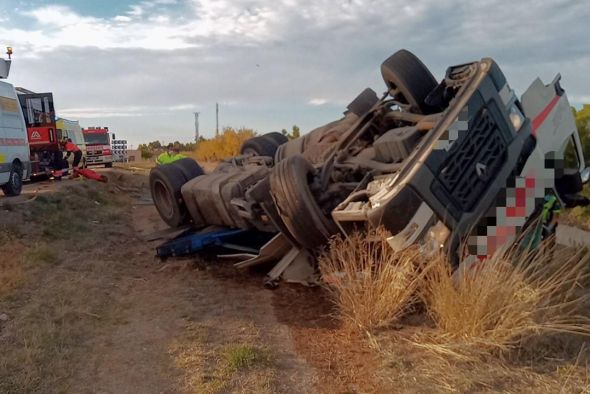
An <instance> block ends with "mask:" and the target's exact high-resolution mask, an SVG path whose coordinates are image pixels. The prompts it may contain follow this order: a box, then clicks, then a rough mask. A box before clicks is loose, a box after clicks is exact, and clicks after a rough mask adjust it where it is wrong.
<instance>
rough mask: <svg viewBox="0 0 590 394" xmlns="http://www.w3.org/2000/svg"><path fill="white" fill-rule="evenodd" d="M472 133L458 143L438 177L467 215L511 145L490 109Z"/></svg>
mask: <svg viewBox="0 0 590 394" xmlns="http://www.w3.org/2000/svg"><path fill="white" fill-rule="evenodd" d="M473 124H474V125H473V126H472V127H471V128H470V131H469V133H466V134H465V135H464V136H463V138H461V139H460V140H458V141H456V142H455V144H454V145H453V146H452V147H451V150H450V152H449V155H448V157H447V158H446V160H445V162H444V163H443V165H442V169H441V170H440V172H439V174H438V178H439V181H440V183H441V184H442V186H443V187H444V188H445V189H446V190H447V192H448V193H449V196H450V197H451V198H452V199H453V200H454V202H455V204H456V205H457V207H458V208H460V209H461V210H462V211H463V212H465V211H468V210H470V209H471V208H473V206H474V205H475V203H476V202H477V201H478V200H479V198H480V196H481V194H482V193H484V192H485V190H486V189H487V187H488V185H489V183H490V181H491V180H493V179H494V178H495V176H496V174H497V172H498V171H499V170H500V168H501V166H502V162H503V161H504V158H505V152H506V148H507V143H506V141H505V139H504V137H503V136H502V134H501V132H500V129H499V128H498V125H497V124H496V122H495V121H494V119H493V118H492V116H491V115H490V113H489V111H488V110H487V109H484V110H483V111H482V112H481V113H480V114H479V116H478V117H477V118H476V119H475V121H474V122H473Z"/></svg>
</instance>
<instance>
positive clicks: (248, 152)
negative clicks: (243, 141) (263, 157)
mask: <svg viewBox="0 0 590 394" xmlns="http://www.w3.org/2000/svg"><path fill="white" fill-rule="evenodd" d="M243 154H244V155H252V156H259V154H258V152H256V151H255V150H254V149H252V148H246V149H244V153H243Z"/></svg>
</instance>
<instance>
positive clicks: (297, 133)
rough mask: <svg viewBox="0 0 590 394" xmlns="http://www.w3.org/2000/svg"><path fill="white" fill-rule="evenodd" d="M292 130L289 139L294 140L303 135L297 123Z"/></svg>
mask: <svg viewBox="0 0 590 394" xmlns="http://www.w3.org/2000/svg"><path fill="white" fill-rule="evenodd" d="M292 130H293V131H291V134H289V139H292V140H294V139H295V138H299V137H300V136H301V130H300V129H299V126H297V125H293V127H292Z"/></svg>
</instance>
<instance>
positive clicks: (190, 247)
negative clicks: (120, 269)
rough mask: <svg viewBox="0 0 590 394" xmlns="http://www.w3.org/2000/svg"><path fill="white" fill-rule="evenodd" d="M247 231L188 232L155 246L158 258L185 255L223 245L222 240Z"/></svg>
mask: <svg viewBox="0 0 590 394" xmlns="http://www.w3.org/2000/svg"><path fill="white" fill-rule="evenodd" d="M245 233H247V231H246V230H222V231H212V232H207V233H189V234H188V235H186V233H185V235H182V236H181V237H180V238H176V239H173V240H170V241H168V242H166V243H164V244H162V245H160V246H158V247H157V248H156V255H157V256H158V257H160V258H166V257H175V256H186V255H190V254H194V253H198V252H201V251H203V250H204V249H205V248H208V247H214V246H218V247H223V246H224V241H227V240H229V239H230V238H234V237H236V236H239V235H242V234H245Z"/></svg>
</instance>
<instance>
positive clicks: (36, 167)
mask: <svg viewBox="0 0 590 394" xmlns="http://www.w3.org/2000/svg"><path fill="white" fill-rule="evenodd" d="M16 91H17V94H18V99H19V103H20V106H21V108H22V111H23V115H24V118H25V123H26V125H27V134H28V138H29V146H30V150H31V175H32V176H38V175H50V174H51V173H52V172H53V171H59V170H62V169H64V168H67V166H66V163H64V160H63V153H62V150H61V146H60V144H59V139H58V135H57V128H56V125H55V109H54V107H53V94H52V93H34V92H31V91H30V90H26V89H23V88H16Z"/></svg>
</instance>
